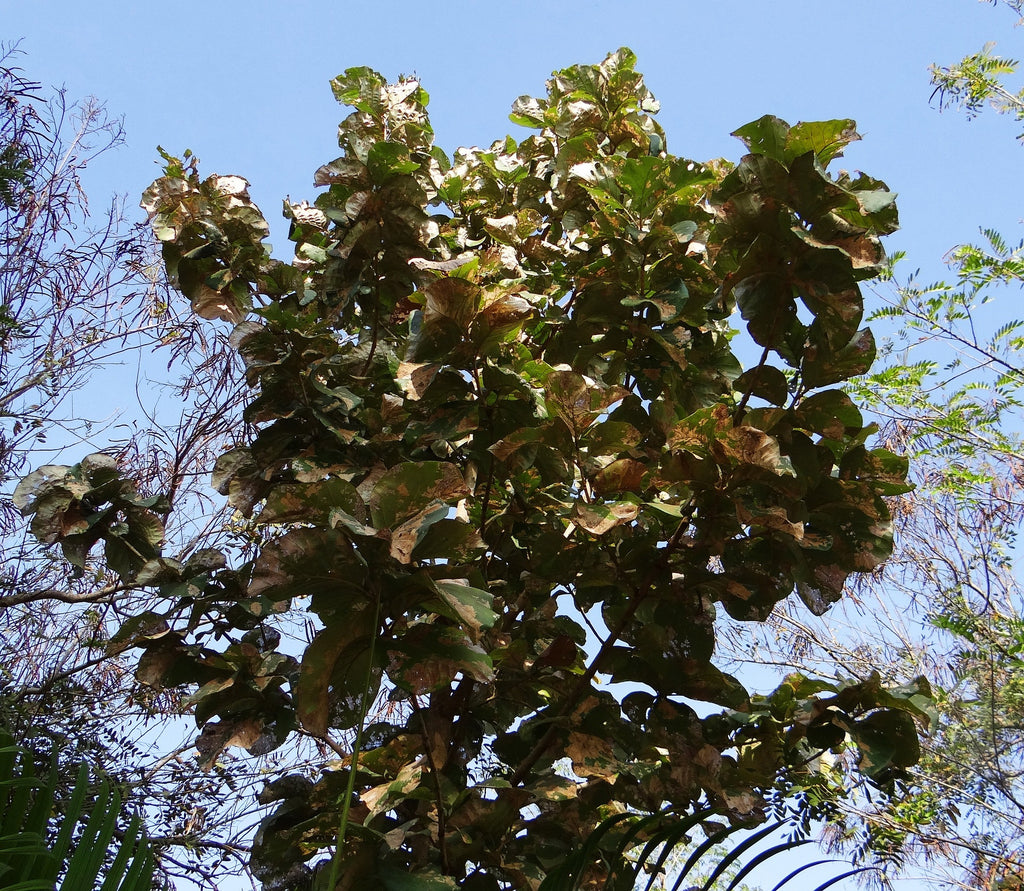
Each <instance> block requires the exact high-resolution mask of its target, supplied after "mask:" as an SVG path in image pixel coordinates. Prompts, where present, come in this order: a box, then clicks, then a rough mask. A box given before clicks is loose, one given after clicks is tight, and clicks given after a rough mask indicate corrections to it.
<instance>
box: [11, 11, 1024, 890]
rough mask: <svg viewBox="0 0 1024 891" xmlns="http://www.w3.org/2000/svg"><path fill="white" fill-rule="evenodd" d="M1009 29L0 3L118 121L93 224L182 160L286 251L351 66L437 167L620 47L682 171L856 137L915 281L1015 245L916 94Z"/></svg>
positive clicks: (981, 136) (1001, 207) (995, 131)
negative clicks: (685, 162) (557, 82)
mask: <svg viewBox="0 0 1024 891" xmlns="http://www.w3.org/2000/svg"><path fill="white" fill-rule="evenodd" d="M1013 25H1014V16H1013V14H1012V13H1011V12H1010V11H1008V10H1006V9H1004V8H1002V7H993V6H992V5H991V4H990V3H986V2H980V3H979V2H976V0H928V2H924V0H917V2H914V0H858V2H845V3H840V2H834V0H774V2H765V0H710V2H709V0H704V2H700V3H697V2H691V0H633V2H632V3H630V4H628V5H627V4H625V3H622V2H613V0H577V2H573V0H563V2H553V0H524V2H518V0H506V2H505V3H503V4H502V3H495V2H485V0H448V2H445V3H443V4H442V3H411V2H399V0H361V2H359V3H351V2H346V0H335V2H334V3H323V2H320V3H315V2H310V0H289V2H272V0H245V2H242V0H206V2H205V3H195V2H193V3H189V4H174V5H172V4H161V3H150V2H144V0H142V2H140V0H134V2H128V0H121V2H114V0H92V2H82V0H76V2H70V0H0V41H3V42H5V43H8V42H13V41H17V40H21V44H20V48H21V50H23V51H24V53H25V55H24V56H22V57H21V59H20V62H19V64H21V65H22V67H23V68H24V69H25V72H26V74H27V75H28V76H29V77H31V78H32V79H34V80H38V81H41V82H42V83H43V85H44V87H51V86H62V85H63V86H64V87H66V89H67V93H68V96H69V98H70V99H78V98H81V97H84V96H87V95H95V96H96V97H98V98H99V99H100V100H102V101H104V102H105V103H106V104H107V107H108V109H109V111H110V112H111V113H112V114H113V115H115V116H123V118H124V122H125V128H126V132H127V144H126V145H125V146H124V147H123V148H121V149H119V150H118V151H117V152H115V153H112V154H110V155H107V156H105V157H103V158H101V159H100V160H99V161H98V162H97V163H96V164H95V166H94V167H93V168H91V170H90V173H89V175H88V177H87V179H86V181H85V185H86V189H87V191H88V192H89V194H90V197H91V198H92V200H93V202H94V204H97V205H100V206H101V205H102V204H103V203H104V202H105V201H106V199H107V198H108V197H109V196H110V195H112V194H114V193H119V194H122V195H125V196H127V199H128V203H129V204H130V205H131V206H132V207H135V205H137V203H138V198H139V196H140V194H141V192H142V190H143V189H144V188H145V187H146V186H147V185H148V184H149V182H150V181H151V180H152V179H153V178H154V177H155V176H157V175H158V173H159V168H158V166H157V165H156V163H155V161H156V159H157V158H158V155H157V151H156V146H157V145H158V144H159V145H162V146H164V147H165V148H166V149H167V150H168V151H170V152H172V153H175V154H180V153H181V152H182V151H183V150H184V149H185V148H190V149H192V150H193V151H194V152H195V153H196V154H197V155H198V156H199V158H200V159H201V162H202V164H201V168H200V169H201V171H202V172H203V173H204V174H206V175H208V174H211V173H214V172H216V173H222V174H227V173H237V174H240V175H242V176H245V177H246V178H247V179H248V180H249V181H250V182H251V184H252V188H251V193H252V196H253V198H254V199H255V200H256V202H257V203H258V204H259V205H260V206H261V208H262V209H263V211H264V213H265V215H266V216H267V218H268V219H269V220H270V222H271V226H272V229H273V232H274V235H273V237H272V241H273V242H274V244H275V245H276V246H278V247H279V248H282V249H285V250H286V248H287V243H286V237H285V236H286V233H287V224H286V223H285V222H284V221H283V220H282V219H281V217H280V212H279V208H280V203H281V199H282V198H284V196H285V195H290V196H291V198H292V199H293V200H295V201H298V200H301V199H303V198H308V199H310V200H312V199H313V198H314V196H315V190H314V189H313V187H312V185H311V182H312V174H313V171H314V170H315V169H316V168H317V167H318V166H319V165H320V164H322V163H324V162H326V161H328V160H331V159H332V158H334V157H336V155H337V153H338V149H337V142H336V139H335V133H336V126H337V123H338V121H339V120H340V119H341V118H342V117H343V116H344V115H345V114H347V113H348V111H347V110H346V109H343V108H341V107H339V106H338V105H337V104H336V103H335V102H334V100H333V98H332V96H331V93H330V89H329V87H328V81H329V80H330V79H331V78H332V77H333V76H335V75H337V74H339V73H340V72H341V71H342V70H344V69H345V68H348V67H351V66H356V65H369V66H371V67H373V68H376V69H377V70H379V71H381V72H382V73H383V74H385V75H386V76H388V77H390V78H394V77H396V76H397V75H399V74H400V73H405V74H416V75H418V76H419V77H420V78H421V80H422V82H423V84H424V86H425V87H426V89H427V90H428V91H429V92H430V94H431V97H432V101H431V106H430V108H431V112H432V118H433V123H434V127H435V130H436V133H437V139H438V142H439V143H440V144H441V145H442V147H444V148H445V149H446V150H447V151H449V152H450V151H451V150H452V149H454V148H455V147H457V146H459V145H472V144H483V145H486V144H489V143H490V142H491V141H493V140H494V139H497V138H501V137H503V136H504V135H505V134H506V133H509V132H513V133H519V134H522V133H523V132H524V131H520V130H518V128H515V127H513V125H512V124H511V123H510V122H509V121H508V117H507V116H508V112H509V108H510V106H511V104H512V102H513V100H514V99H515V98H516V97H517V96H518V95H521V94H524V93H528V94H533V95H539V94H542V93H543V90H544V81H545V79H546V77H547V76H548V75H549V74H550V72H551V71H552V70H554V69H556V68H562V67H565V66H568V65H571V64H574V63H590V62H598V61H600V60H601V59H602V58H603V57H604V56H605V55H606V54H607V53H608V52H609V51H611V50H614V49H616V48H617V47H619V46H623V45H625V46H629V47H631V48H632V49H633V50H634V51H635V52H636V53H637V55H638V57H639V68H640V70H641V71H643V72H644V73H645V74H646V76H647V83H648V85H649V86H650V88H651V89H652V90H653V91H654V93H655V95H656V96H657V97H658V99H659V100H660V101H661V104H662V112H661V114H660V115H659V119H660V121H661V123H662V125H663V126H664V128H665V130H666V131H667V133H668V138H669V145H668V148H669V150H670V151H672V152H674V153H676V154H680V155H684V156H688V157H692V158H694V159H697V160H706V159H708V158H711V157H716V156H725V157H728V158H731V159H733V160H736V159H738V158H739V156H740V154H741V152H742V146H741V144H740V143H739V142H738V141H737V140H735V139H733V138H732V137H730V136H729V134H730V132H731V131H732V130H735V129H736V128H737V127H739V126H741V125H742V124H744V123H746V122H748V121H750V120H753V119H755V118H757V117H760V116H761V115H763V114H766V113H772V114H776V115H778V116H780V117H782V118H785V119H787V120H789V121H790V122H791V123H795V122H796V121H797V120H816V119H828V118H846V117H851V118H854V119H856V120H857V122H858V125H859V129H860V131H861V133H862V134H863V135H864V141H863V142H861V143H858V144H857V145H855V146H853V147H851V149H850V150H849V151H848V152H847V156H846V158H845V159H843V160H842V161H841V162H840V164H841V165H842V166H846V167H847V168H850V169H861V170H864V171H866V172H868V173H870V174H871V175H873V176H876V177H879V178H881V179H884V180H885V181H886V182H887V183H888V184H889V186H890V187H891V188H892V189H893V190H895V191H897V192H898V193H899V195H900V198H899V206H900V213H901V219H902V223H903V229H902V230H901V231H900V232H899V233H898V234H897V235H895V236H894V237H893V238H891V239H890V240H889V241H888V248H889V250H890V251H895V250H903V251H906V252H907V253H908V254H909V258H908V261H907V264H906V268H905V270H904V274H907V273H909V272H910V271H911V270H912V269H914V268H918V267H920V268H921V269H922V276H923V278H925V279H927V280H931V279H934V278H938V277H941V276H942V275H943V271H944V270H943V266H942V256H943V255H944V254H945V253H946V252H947V251H948V250H949V249H950V248H951V247H953V246H954V245H956V244H958V243H962V242H964V241H968V240H973V239H976V238H977V237H978V229H979V227H982V226H992V227H995V228H997V229H999V230H1001V231H1002V232H1003V234H1004V235H1005V236H1006V237H1007V239H1008V240H1009V241H1011V242H1016V241H1018V240H1019V239H1020V238H1021V235H1022V232H1021V228H1020V218H1021V215H1022V214H1021V208H1024V195H1022V191H1024V177H1021V175H1020V171H1021V162H1022V161H1024V147H1021V146H1020V145H1018V144H1017V142H1016V140H1015V139H1014V137H1015V135H1016V133H1017V132H1018V130H1017V129H1016V127H1015V125H1014V123H1013V122H1012V121H1010V120H1007V119H1005V118H1000V117H997V116H995V115H992V114H989V115H984V116H982V117H981V118H980V119H978V120H976V121H974V122H968V121H967V120H966V119H965V118H964V116H963V115H961V114H959V113H958V112H955V111H949V112H945V113H942V114H940V113H939V112H938V111H937V109H936V108H935V107H934V105H930V104H929V96H930V93H931V87H930V85H929V80H928V65H929V64H930V63H932V62H939V63H950V62H954V61H956V60H957V59H959V58H960V57H962V56H963V55H965V54H967V53H970V52H973V51H976V50H978V49H979V48H980V47H981V46H982V44H984V43H985V42H986V41H988V40H996V41H998V46H997V52H999V53H1001V54H1002V55H1005V56H1010V57H1019V56H1021V55H1024V29H1014V27H1013ZM136 213H137V215H138V218H140V219H141V217H142V214H141V211H136ZM285 250H282V251H281V253H284V252H285ZM915 887H916V886H915Z"/></svg>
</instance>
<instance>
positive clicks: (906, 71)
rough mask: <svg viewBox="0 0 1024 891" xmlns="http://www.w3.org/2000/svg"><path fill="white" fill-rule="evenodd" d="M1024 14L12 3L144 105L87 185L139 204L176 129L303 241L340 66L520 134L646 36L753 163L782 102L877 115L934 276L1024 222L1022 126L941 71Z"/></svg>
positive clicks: (40, 52)
mask: <svg viewBox="0 0 1024 891" xmlns="http://www.w3.org/2000/svg"><path fill="white" fill-rule="evenodd" d="M1013 24H1014V16H1013V13H1012V12H1011V11H1009V10H1007V9H1005V8H1003V7H993V6H992V5H991V4H990V3H987V2H981V3H979V2H975V0H928V2H924V0H919V2H914V0H897V2H893V0H858V2H856V3H853V2H846V3H840V2H833V0H775V2H762V0H717V2H700V3H697V2H691V0H634V2H632V3H630V4H628V5H627V4H625V3H622V2H613V0H576V2H573V0H563V2H552V0H522V2H520V0H507V2H505V3H496V2H484V0H448V2H445V3H412V2H402V0H361V2H358V3H353V2H347V0H335V2H334V3H324V2H310V0H289V2H273V0H244V2H242V0H206V2H205V3H188V4H166V3H149V2H137V0H134V2H129V0H122V2H117V0H92V2H87V3H83V2H81V0H76V2H71V0H0V39H2V40H4V41H13V40H18V39H21V40H22V43H21V49H23V50H24V51H25V56H23V57H22V62H23V65H24V68H25V69H26V72H27V74H29V75H30V76H31V77H33V78H34V79H36V80H39V81H42V82H43V83H44V85H64V86H65V87H66V88H67V91H68V94H69V96H70V97H72V98H74V97H81V96H84V95H90V94H91V95H95V96H96V97H98V98H100V99H101V100H103V101H105V102H106V103H107V105H108V107H109V109H110V111H111V112H112V113H114V114H115V115H123V117H124V120H125V126H126V129H127V135H128V145H127V146H126V147H125V148H123V149H121V150H120V151H119V152H117V153H116V154H112V155H110V156H107V157H106V158H104V159H103V160H102V161H101V162H100V163H98V164H97V165H96V168H95V170H94V171H93V173H92V175H91V176H90V178H89V180H88V181H87V187H88V190H89V192H90V195H91V196H92V198H93V200H94V201H97V200H100V199H103V198H105V197H107V196H108V195H109V194H110V193H112V192H115V191H116V192H120V193H124V194H126V195H128V197H129V199H130V202H131V203H132V204H133V205H134V204H135V203H136V202H137V196H138V195H139V194H140V193H141V191H142V190H143V189H144V188H145V186H146V185H147V184H148V183H149V182H150V181H151V180H152V179H153V178H154V177H155V176H156V175H157V174H158V167H157V166H156V164H155V163H154V161H155V159H156V158H157V157H158V156H157V153H156V146H157V145H158V144H159V145H163V146H164V147H165V148H166V149H168V150H169V151H171V152H173V153H175V154H180V152H181V151H182V150H184V149H185V148H191V149H192V150H193V151H194V152H196V154H197V155H198V156H199V157H200V159H201V161H202V166H201V168H200V170H201V171H203V172H205V174H210V173H214V172H216V173H237V174H241V175H243V176H245V177H246V178H247V179H249V180H250V182H251V183H252V190H251V191H252V195H253V197H254V199H255V200H256V201H257V203H258V204H260V206H261V207H262V209H263V211H264V213H265V214H266V216H267V218H268V219H269V220H270V222H271V225H272V226H273V227H275V228H274V232H275V235H274V241H275V244H276V245H277V246H279V247H280V248H282V249H283V248H285V247H286V244H285V241H286V239H285V235H286V233H287V229H286V228H285V224H284V223H283V221H282V220H281V218H280V215H279V214H280V212H279V207H280V202H281V199H282V198H283V197H284V196H285V195H286V194H287V195H290V196H291V197H292V199H293V200H300V199H302V198H310V199H312V198H313V197H315V190H314V189H313V188H312V186H311V181H312V173H313V171H314V170H315V169H316V168H317V167H318V166H319V165H320V164H322V163H324V162H325V161H328V160H330V159H332V158H333V157H335V156H336V155H337V144H336V141H335V132H336V130H335V128H336V125H337V122H338V121H339V120H340V119H341V117H342V116H343V115H344V114H347V111H346V110H344V109H342V108H341V107H340V106H338V105H337V104H336V103H335V102H334V100H333V98H332V96H331V93H330V90H329V87H328V81H329V80H330V78H331V77H333V76H335V75H337V74H339V73H340V72H341V71H342V70H344V69H345V68H348V67H351V66H355V65H369V66H371V67H373V68H376V69H377V70H379V71H381V72H382V73H383V74H385V75H386V76H388V77H390V78H394V77H396V76H397V75H398V74H400V73H405V74H411V73H415V74H417V75H418V76H419V77H420V78H421V80H422V82H423V84H424V86H425V87H426V88H427V90H428V91H429V92H430V94H431V97H432V102H431V106H430V108H431V112H432V117H433V122H434V127H435V130H436V131H437V139H438V142H439V143H440V144H441V145H442V146H443V147H444V148H445V149H446V150H450V149H453V148H455V147H456V146H459V145H471V144H484V145H486V144H489V143H490V142H491V141H492V140H494V139H496V138H500V137H502V136H504V135H505V134H506V133H508V132H510V131H514V130H517V128H515V127H514V126H513V125H512V124H510V123H509V121H508V118H507V115H508V111H509V107H510V105H511V103H512V101H513V100H514V99H515V98H516V96H518V95H520V94H523V93H530V94H533V95H537V94H541V93H543V89H544V81H545V78H546V77H547V75H548V74H549V73H550V72H551V71H552V70H554V69H556V68H561V67H565V66H567V65H570V64H574V63H580V62H582V63H589V62H598V61H600V60H601V59H602V58H603V57H604V56H605V54H606V53H607V52H609V51H611V50H613V49H616V48H617V47H619V46H622V45H626V46H629V47H631V48H632V49H633V50H634V51H635V52H636V53H637V55H638V57H639V68H640V70H641V71H643V72H644V73H645V74H646V75H647V82H648V85H649V86H650V87H651V88H652V89H653V91H654V92H655V94H656V95H657V97H658V98H659V99H660V100H661V104H662V113H661V115H660V116H659V119H660V120H661V122H662V125H663V126H664V127H665V129H666V131H667V132H668V136H669V150H670V151H673V152H675V153H676V154H680V155H685V156H688V157H692V158H695V159H698V160H705V159H707V158H710V157H713V156H720V155H721V156H725V157H729V158H732V159H734V160H735V159H738V157H739V155H740V154H741V150H742V146H741V144H740V143H739V142H738V141H737V140H735V139H733V138H731V137H730V136H729V133H730V132H731V131H732V130H734V129H736V128H737V127H739V126H740V125H742V124H744V123H746V122H747V121H750V120H753V119H754V118H757V117H760V116H761V115H762V114H766V113H772V114H776V115H778V116H779V117H782V118H785V119H786V120H789V121H790V122H791V123H795V122H796V121H797V120H815V119H826V118H838V117H852V118H854V119H856V120H857V122H858V125H859V128H860V131H861V133H862V134H863V135H864V141H863V142H862V143H859V144H858V145H856V146H854V147H852V148H851V149H850V150H849V151H848V152H847V156H846V158H845V159H844V160H843V161H842V162H841V163H842V164H843V165H845V166H847V167H848V168H855V169H861V170H864V171H865V172H868V173H870V174H871V175H873V176H876V177H879V178H881V179H884V180H886V181H887V182H888V184H889V186H890V187H891V188H892V189H894V190H895V191H897V192H899V194H900V201H899V204H900V212H901V218H902V221H903V230H902V231H901V232H900V233H899V234H898V235H896V236H894V237H893V238H892V239H890V241H889V249H890V250H897V249H900V250H906V251H908V252H909V253H910V254H911V260H910V262H909V263H908V267H909V266H910V265H913V266H914V267H921V268H922V270H923V272H924V275H925V277H926V278H929V279H931V278H935V277H939V276H940V275H941V274H942V267H941V257H942V255H943V254H944V253H945V252H946V251H947V250H948V249H949V248H950V247H952V246H953V245H955V244H957V243H960V242H963V241H966V240H971V239H973V238H975V237H976V235H977V232H978V228H979V227H980V226H994V227H996V228H999V229H1000V230H1001V231H1002V232H1003V233H1004V235H1005V236H1006V237H1007V238H1008V239H1009V240H1011V241H1016V240H1018V239H1019V237H1020V233H1019V231H1018V220H1019V217H1020V213H1019V208H1021V207H1024V201H1022V190H1024V178H1021V177H1020V176H1019V170H1020V164H1021V161H1022V160H1024V148H1021V147H1020V146H1018V145H1017V143H1016V142H1015V140H1014V138H1013V137H1014V135H1015V134H1016V130H1015V129H1014V127H1015V125H1014V123H1013V122H1012V121H1010V120H1008V119H1005V118H997V117H996V116H994V115H986V116H983V117H982V118H981V119H979V120H977V121H974V122H968V121H966V120H965V119H964V117H963V116H962V115H961V114H959V113H957V112H954V111H950V112H946V113H943V114H940V113H939V112H938V111H937V110H936V109H935V108H934V107H933V106H930V105H929V95H930V93H931V88H930V86H929V82H928V71H927V69H928V65H929V63H931V62H942V63H948V62H953V61H955V60H957V59H959V58H960V57H962V56H963V55H965V54H966V53H968V52H973V51H975V50H977V49H979V48H980V47H981V45H982V44H983V43H984V42H985V41H987V40H997V41H998V50H997V51H999V52H1001V53H1002V54H1004V55H1008V56H1011V57H1013V56H1014V55H1015V54H1016V55H1017V56H1020V55H1021V54H1022V53H1021V48H1022V46H1024V30H1015V29H1014V27H1013ZM519 132H522V131H519ZM908 271H909V269H908Z"/></svg>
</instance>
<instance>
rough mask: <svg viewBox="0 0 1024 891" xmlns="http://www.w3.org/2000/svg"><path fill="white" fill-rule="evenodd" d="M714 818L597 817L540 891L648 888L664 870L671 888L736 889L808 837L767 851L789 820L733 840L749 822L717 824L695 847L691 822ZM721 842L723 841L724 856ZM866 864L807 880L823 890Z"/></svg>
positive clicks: (708, 814)
mask: <svg viewBox="0 0 1024 891" xmlns="http://www.w3.org/2000/svg"><path fill="white" fill-rule="evenodd" d="M721 816H722V815H721V814H720V813H719V812H717V811H714V810H710V809H708V810H701V811H697V812H695V813H692V814H687V815H681V814H679V813H676V812H673V811H663V812H660V813H656V814H635V813H622V814H615V815H614V816H611V817H608V818H607V819H605V820H603V821H602V822H601V823H600V824H599V825H598V826H597V827H596V828H595V829H594V831H593V832H592V833H591V834H590V836H589V837H588V838H587V841H586V843H585V844H584V845H583V846H582V847H581V848H580V849H579V850H578V851H577V852H575V853H574V854H573V855H572V856H570V857H568V858H566V860H565V861H564V862H563V863H562V864H560V865H559V866H558V867H556V868H555V869H552V870H551V871H550V872H549V873H548V875H547V877H546V878H545V879H544V881H543V883H542V884H541V886H540V891H577V889H579V888H583V887H586V888H597V887H601V888H603V889H604V891H653V889H654V888H655V883H656V882H657V881H658V878H659V877H665V880H666V881H668V880H669V873H671V879H672V880H673V884H672V886H671V891H682V889H684V888H685V889H686V891H711V889H713V888H721V889H723V891H738V889H740V887H741V883H742V882H743V881H744V879H747V878H748V877H749V876H750V875H751V874H752V873H753V872H754V870H756V869H758V867H760V866H763V865H764V864H766V863H768V862H770V861H774V860H776V859H777V858H778V857H779V856H781V855H783V854H785V853H788V852H792V851H794V850H796V849H798V848H800V847H802V846H804V845H807V844H810V843H811V841H810V839H807V838H799V837H792V836H791V837H788V838H787V839H786V840H785V841H781V842H779V843H777V844H774V845H772V846H770V847H768V848H766V849H763V850H756V849H757V846H758V845H761V844H763V843H765V842H766V841H768V840H769V839H770V838H771V837H772V836H775V835H778V834H779V832H780V831H781V830H784V829H785V827H786V826H789V825H790V821H788V820H780V821H777V822H774V823H770V824H767V825H765V826H762V827H760V828H758V829H757V831H755V832H752V833H751V834H750V835H748V836H746V837H745V838H743V839H742V840H738V839H737V838H735V836H736V833H739V832H744V831H749V827H744V826H724V827H722V828H719V829H717V831H711V832H708V833H707V838H705V839H704V841H702V842H701V843H700V844H697V845H695V846H694V845H693V844H692V842H691V838H690V833H691V832H692V831H693V830H694V829H697V828H698V827H700V828H704V827H709V826H710V827H713V826H714V825H715V824H714V822H713V821H714V820H715V819H716V818H721ZM725 845H729V846H730V847H728V849H727V850H726V851H725V853H724V854H723V853H722V850H723V846H725ZM683 855H686V860H685V862H684V863H683V864H682V866H680V867H678V871H677V869H676V867H675V866H674V865H670V864H673V862H677V861H678V860H679V859H680V858H681V857H682V856H683ZM748 855H749V856H748ZM836 863H837V861H835V860H831V859H822V860H814V861H812V862H809V863H804V864H801V865H800V866H798V867H797V868H796V869H794V870H793V871H792V872H790V873H789V874H788V875H786V876H785V877H784V878H783V879H782V880H781V881H779V882H778V884H776V885H775V887H774V888H773V889H772V891H782V889H784V888H791V887H796V886H793V885H790V882H792V881H793V880H794V879H796V878H797V877H798V876H804V874H805V873H806V872H807V871H808V870H810V869H813V868H815V867H819V866H825V865H829V864H836ZM873 869H874V867H870V866H859V867H853V868H850V869H846V870H844V871H843V872H842V873H841V874H839V875H835V874H832V875H830V876H829V877H828V878H827V879H826V880H824V881H823V882H821V883H820V884H818V885H817V886H814V891H825V889H827V888H830V887H833V886H835V885H836V884H838V883H839V882H841V881H843V880H845V879H847V878H850V877H852V876H855V875H858V874H861V873H864V872H868V871H871V870H873ZM602 879H603V883H602ZM688 882H689V884H687V883H688ZM659 887H666V886H665V885H661V886H659ZM799 887H800V888H801V889H806V888H809V887H811V886H808V885H807V884H806V877H804V878H803V879H802V880H801V884H800V885H799Z"/></svg>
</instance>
